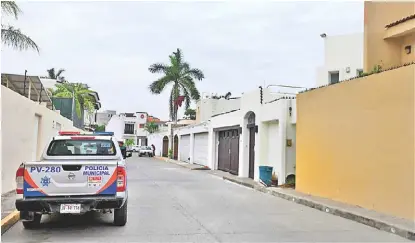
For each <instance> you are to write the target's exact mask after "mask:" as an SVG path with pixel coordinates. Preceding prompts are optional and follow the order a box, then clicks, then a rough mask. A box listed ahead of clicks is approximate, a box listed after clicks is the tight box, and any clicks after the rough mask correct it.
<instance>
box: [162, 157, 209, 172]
mask: <svg viewBox="0 0 415 243" xmlns="http://www.w3.org/2000/svg"><path fill="white" fill-rule="evenodd" d="M154 158H155V159H158V160H162V161H164V162H168V163H172V164H175V165H178V166H181V167H183V168H186V169H189V170H210V169H209V167H206V166H202V165H196V164H187V163H184V162H183V163H184V164H182V163H180V162H178V161H176V160H173V159H169V158H164V157H154ZM192 166H193V168H191V167H192Z"/></svg>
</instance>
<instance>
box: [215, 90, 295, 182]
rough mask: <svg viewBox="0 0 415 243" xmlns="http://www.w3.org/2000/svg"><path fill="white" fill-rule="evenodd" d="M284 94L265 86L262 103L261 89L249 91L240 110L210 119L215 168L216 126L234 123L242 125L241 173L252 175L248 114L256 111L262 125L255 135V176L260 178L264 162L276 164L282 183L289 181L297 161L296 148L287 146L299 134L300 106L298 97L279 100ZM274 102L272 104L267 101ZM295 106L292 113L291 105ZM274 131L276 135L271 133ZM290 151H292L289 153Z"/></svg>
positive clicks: (226, 125)
mask: <svg viewBox="0 0 415 243" xmlns="http://www.w3.org/2000/svg"><path fill="white" fill-rule="evenodd" d="M281 96H283V95H281V94H276V93H272V92H271V90H270V89H266V88H265V89H263V104H261V103H260V90H259V89H257V90H254V91H252V92H248V93H245V94H244V95H243V96H242V97H241V109H240V110H239V111H235V112H231V113H227V114H223V115H219V116H215V117H212V118H211V119H210V124H211V127H210V134H209V135H210V136H209V143H210V144H209V161H208V164H209V165H210V166H209V167H211V168H215V169H216V168H217V133H215V132H213V129H217V128H221V127H230V126H240V127H242V135H241V136H240V143H239V176H240V177H248V174H249V131H248V129H247V128H246V125H247V115H248V114H249V112H254V113H255V116H256V119H255V123H256V125H258V133H256V135H255V175H254V179H255V180H258V179H259V169H258V167H259V166H260V165H269V166H273V167H274V171H275V172H276V173H277V174H278V175H279V176H280V177H281V180H279V183H280V184H281V183H284V182H285V177H286V175H287V170H288V168H292V167H293V166H292V164H293V163H295V154H293V153H295V149H293V148H289V149H287V148H286V139H287V138H291V137H293V136H294V137H295V125H292V124H293V121H295V120H296V117H295V114H296V112H297V111H296V106H295V102H296V100H295V99H279V100H276V101H273V100H275V99H276V98H281ZM269 101H273V102H271V103H267V102H269ZM290 107H291V109H292V112H291V116H290V114H289V108H290ZM270 133H271V134H272V135H270ZM287 153H289V154H287Z"/></svg>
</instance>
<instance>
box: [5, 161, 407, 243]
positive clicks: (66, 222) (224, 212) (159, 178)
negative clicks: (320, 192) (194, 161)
mask: <svg viewBox="0 0 415 243" xmlns="http://www.w3.org/2000/svg"><path fill="white" fill-rule="evenodd" d="M127 166H128V167H127V173H128V192H129V202H128V223H127V225H126V226H124V227H116V226H112V225H111V223H112V214H97V213H95V214H87V215H82V216H57V215H56V216H51V217H49V216H44V217H43V219H42V225H41V226H40V227H39V228H38V229H34V230H25V229H24V228H23V226H22V224H21V222H18V223H17V224H16V225H14V226H13V227H12V228H11V229H10V230H9V231H8V232H6V233H5V234H4V235H2V242H287V241H291V242H299V241H301V242H399V241H406V240H405V239H403V238H401V237H398V236H396V235H393V234H389V233H386V232H383V231H379V230H376V229H374V228H371V227H368V226H365V225H362V224H359V223H356V222H354V221H350V220H347V219H343V218H340V217H337V216H333V215H330V214H326V213H324V212H321V211H317V210H314V209H312V208H308V207H305V206H302V205H299V204H296V203H293V202H290V201H286V200H283V199H280V198H277V197H273V196H271V195H268V194H264V193H260V192H257V191H254V190H252V189H249V188H245V187H242V186H239V185H236V184H233V183H231V182H227V181H224V180H222V179H221V178H219V177H216V176H214V175H212V174H210V173H209V172H208V171H191V170H188V169H185V168H182V167H179V166H177V165H174V164H171V163H167V162H162V161H159V160H156V159H150V158H138V157H132V158H129V159H128V161H127Z"/></svg>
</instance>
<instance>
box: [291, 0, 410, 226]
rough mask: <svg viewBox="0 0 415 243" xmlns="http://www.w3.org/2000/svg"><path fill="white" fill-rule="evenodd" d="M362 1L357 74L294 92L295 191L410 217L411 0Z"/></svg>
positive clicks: (397, 215)
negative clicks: (360, 72) (361, 47)
mask: <svg viewBox="0 0 415 243" xmlns="http://www.w3.org/2000/svg"><path fill="white" fill-rule="evenodd" d="M364 4H365V5H364V6H365V11H364V12H365V17H364V21H365V22H364V26H365V28H364V51H363V53H364V74H363V75H362V77H358V78H355V79H351V80H343V81H340V82H339V83H335V84H332V85H328V86H325V87H321V88H316V89H312V90H309V91H306V92H303V93H300V94H298V95H297V109H298V110H297V112H298V114H297V141H296V142H297V154H296V157H297V159H296V171H297V176H296V190H298V191H300V192H303V193H306V194H311V195H315V196H319V197H324V198H329V199H331V200H335V201H340V202H344V203H348V204H352V205H358V206H360V207H363V208H366V209H369V210H374V211H377V212H380V213H384V214H387V215H392V216H395V217H397V218H404V219H408V220H412V222H413V220H414V219H415V218H414V217H415V208H414V205H415V193H414V192H415V184H414V178H415V171H414V166H415V164H414V147H415V144H414V110H415V107H414V83H415V63H414V61H415V55H414V52H413V50H412V48H413V47H414V46H415V36H414V33H415V3H414V2H365V3H364ZM376 66H380V68H374V67H376Z"/></svg>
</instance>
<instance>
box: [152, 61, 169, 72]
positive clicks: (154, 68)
mask: <svg viewBox="0 0 415 243" xmlns="http://www.w3.org/2000/svg"><path fill="white" fill-rule="evenodd" d="M167 69H168V67H167V66H166V65H164V64H162V63H155V64H152V65H151V66H150V67H149V68H148V71H150V72H151V73H166V72H167Z"/></svg>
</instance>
